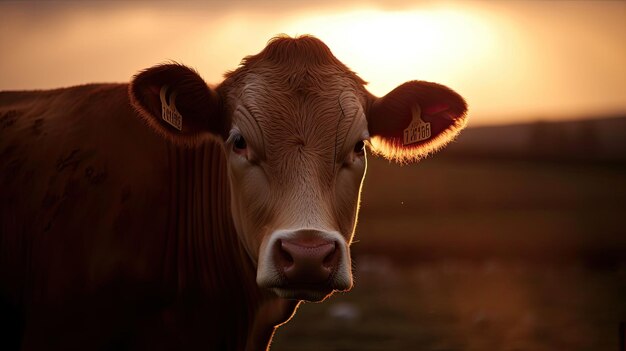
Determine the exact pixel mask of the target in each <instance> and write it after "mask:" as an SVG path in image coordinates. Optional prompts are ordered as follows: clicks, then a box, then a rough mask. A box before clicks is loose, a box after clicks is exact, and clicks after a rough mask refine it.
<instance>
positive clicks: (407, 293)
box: [272, 150, 626, 351]
mask: <svg viewBox="0 0 626 351" xmlns="http://www.w3.org/2000/svg"><path fill="white" fill-rule="evenodd" d="M453 151H454V150H453ZM362 200H363V201H362V211H361V216H360V221H359V223H358V226H357V235H356V240H357V242H356V243H355V244H354V245H353V251H354V261H355V267H356V270H355V287H354V289H353V290H352V291H351V292H349V293H345V294H338V295H336V296H333V297H331V298H330V299H328V300H327V301H324V302H322V303H319V304H310V303H309V304H303V305H302V306H301V307H300V309H299V310H298V313H296V315H295V317H294V318H293V319H292V320H291V321H290V322H289V323H287V324H286V325H285V326H283V327H281V328H280V329H279V330H278V332H277V335H276V337H275V339H274V343H273V346H272V350H275V351H276V350H277V351H281V350H282V351H287V350H346V351H347V350H617V349H618V345H619V342H620V341H619V340H620V337H619V328H620V323H623V322H624V321H626V230H624V229H623V228H624V225H623V222H624V219H625V215H624V214H625V213H626V163H624V162H621V161H611V162H608V161H594V160H582V161H581V160H571V159H570V160H567V159H565V160H562V159H561V160H551V159H541V158H524V157H512V158H509V159H507V158H506V157H504V158H503V157H466V156H459V155H458V154H455V153H454V152H451V153H448V154H446V153H445V152H444V153H442V154H441V155H438V156H436V157H433V158H431V159H426V160H424V161H423V162H421V163H419V164H417V165H411V166H403V167H399V166H396V165H392V164H389V163H387V162H386V161H383V160H379V159H375V158H372V157H370V164H369V168H368V174H367V178H366V182H365V185H364V194H363V199H362Z"/></svg>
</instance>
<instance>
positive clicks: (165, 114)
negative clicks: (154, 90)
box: [161, 85, 183, 130]
mask: <svg viewBox="0 0 626 351" xmlns="http://www.w3.org/2000/svg"><path fill="white" fill-rule="evenodd" d="M167 88H168V86H167V85H164V86H163V87H162V88H161V118H163V120H164V121H165V122H167V123H169V124H170V125H171V126H172V127H174V128H176V129H178V130H182V129H183V116H182V115H181V114H180V112H178V110H177V109H176V105H175V102H176V91H174V92H172V95H170V104H169V105H168V104H167V101H166V100H165V93H166V92H167Z"/></svg>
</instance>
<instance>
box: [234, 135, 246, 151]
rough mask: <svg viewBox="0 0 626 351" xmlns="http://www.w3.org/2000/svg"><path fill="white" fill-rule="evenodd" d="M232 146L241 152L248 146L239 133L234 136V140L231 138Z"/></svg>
mask: <svg viewBox="0 0 626 351" xmlns="http://www.w3.org/2000/svg"><path fill="white" fill-rule="evenodd" d="M233 147H234V149H235V151H239V152H241V151H244V150H245V149H246V148H247V147H248V144H247V143H246V139H244V138H243V136H242V135H241V134H240V135H237V136H235V140H233Z"/></svg>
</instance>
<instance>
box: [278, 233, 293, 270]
mask: <svg viewBox="0 0 626 351" xmlns="http://www.w3.org/2000/svg"><path fill="white" fill-rule="evenodd" d="M277 244H278V245H277V248H276V249H277V250H276V251H277V255H276V261H277V262H276V263H277V264H278V265H279V266H280V267H281V268H283V269H286V268H289V267H291V266H292V265H293V256H291V254H290V253H289V251H287V250H285V248H284V247H283V243H282V240H278V243H277Z"/></svg>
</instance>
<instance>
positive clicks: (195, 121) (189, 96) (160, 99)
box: [128, 64, 230, 145]
mask: <svg viewBox="0 0 626 351" xmlns="http://www.w3.org/2000/svg"><path fill="white" fill-rule="evenodd" d="M128 94H129V96H130V101H131V103H132V105H133V106H134V107H135V109H136V110H137V111H138V112H139V115H140V116H141V117H142V118H143V119H144V121H145V122H146V123H147V124H148V125H149V126H150V127H151V128H152V129H154V130H155V131H156V132H157V133H159V134H160V135H162V136H164V137H165V138H167V139H169V140H171V141H173V142H175V143H177V144H183V145H195V144H196V143H198V142H200V141H201V140H203V139H204V138H206V137H208V136H209V135H211V134H213V135H217V136H221V137H222V138H226V137H227V135H228V129H229V127H230V120H229V119H228V118H227V116H226V114H225V113H223V112H222V108H221V103H220V99H219V96H218V94H217V93H216V92H215V90H213V89H211V88H210V87H209V86H208V85H207V84H206V82H205V81H204V80H203V79H202V78H201V77H200V76H199V75H198V73H197V72H195V71H194V70H192V69H191V68H189V67H186V66H183V65H179V64H164V65H158V66H154V67H151V68H148V69H146V70H144V71H142V72H140V73H138V74H137V75H136V76H135V77H134V79H133V80H132V82H131V83H130V86H129V88H128Z"/></svg>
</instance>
